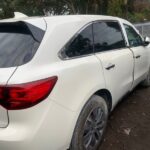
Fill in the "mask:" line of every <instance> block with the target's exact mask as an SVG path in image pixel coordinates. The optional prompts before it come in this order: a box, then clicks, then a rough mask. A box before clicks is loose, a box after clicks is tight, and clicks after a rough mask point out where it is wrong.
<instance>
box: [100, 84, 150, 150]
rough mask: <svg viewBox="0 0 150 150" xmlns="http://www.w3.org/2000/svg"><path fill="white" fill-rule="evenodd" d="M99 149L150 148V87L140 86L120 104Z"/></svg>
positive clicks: (126, 149) (111, 117) (141, 149)
mask: <svg viewBox="0 0 150 150" xmlns="http://www.w3.org/2000/svg"><path fill="white" fill-rule="evenodd" d="M99 150H150V88H142V87H138V88H137V89H135V90H134V91H133V92H132V93H131V94H130V95H128V96H127V97H126V98H124V99H123V101H122V102H120V103H119V104H118V106H117V107H116V108H115V110H114V111H113V112H112V114H111V116H110V118H109V121H108V126H107V129H106V133H105V136H104V140H103V142H102V145H101V146H100V148H99Z"/></svg>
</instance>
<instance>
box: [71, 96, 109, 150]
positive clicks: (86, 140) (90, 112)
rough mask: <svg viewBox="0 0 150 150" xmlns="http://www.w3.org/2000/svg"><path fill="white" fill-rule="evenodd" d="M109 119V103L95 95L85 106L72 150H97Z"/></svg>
mask: <svg viewBox="0 0 150 150" xmlns="http://www.w3.org/2000/svg"><path fill="white" fill-rule="evenodd" d="M107 119H108V105H107V102H106V101H105V100H104V99H103V98H102V97H100V96H97V95H93V96H92V97H91V98H90V100H89V101H88V102H87V103H86V105H85V106H84V108H83V110H82V112H81V114H80V116H79V118H78V121H77V124H76V127H75V130H74V134H73V137H72V142H71V147H70V150H97V149H98V147H99V145H100V143H101V141H102V138H103V134H104V131H105V128H106V124H107Z"/></svg>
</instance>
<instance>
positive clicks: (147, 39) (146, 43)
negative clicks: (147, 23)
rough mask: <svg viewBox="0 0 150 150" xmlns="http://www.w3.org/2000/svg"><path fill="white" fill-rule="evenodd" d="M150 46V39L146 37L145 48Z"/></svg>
mask: <svg viewBox="0 0 150 150" xmlns="http://www.w3.org/2000/svg"><path fill="white" fill-rule="evenodd" d="M149 44H150V38H149V37H145V38H144V46H148V45H149Z"/></svg>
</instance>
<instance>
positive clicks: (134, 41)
mask: <svg viewBox="0 0 150 150" xmlns="http://www.w3.org/2000/svg"><path fill="white" fill-rule="evenodd" d="M124 27H125V30H126V33H127V37H128V41H129V45H130V46H131V47H137V46H142V45H143V40H142V38H141V37H140V36H139V34H138V33H137V32H136V31H135V30H134V29H133V28H132V27H131V26H129V25H126V24H124Z"/></svg>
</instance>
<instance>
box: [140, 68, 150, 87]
mask: <svg viewBox="0 0 150 150" xmlns="http://www.w3.org/2000/svg"><path fill="white" fill-rule="evenodd" d="M142 85H143V86H144V87H149V86H150V69H149V72H148V75H147V78H146V79H145V80H144V81H143V83H142Z"/></svg>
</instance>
